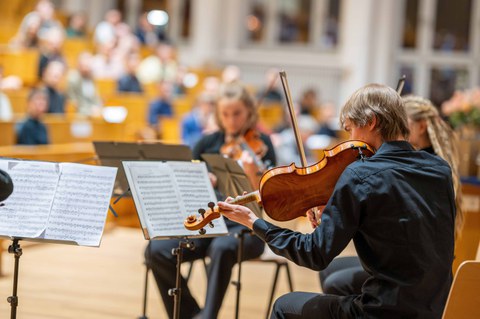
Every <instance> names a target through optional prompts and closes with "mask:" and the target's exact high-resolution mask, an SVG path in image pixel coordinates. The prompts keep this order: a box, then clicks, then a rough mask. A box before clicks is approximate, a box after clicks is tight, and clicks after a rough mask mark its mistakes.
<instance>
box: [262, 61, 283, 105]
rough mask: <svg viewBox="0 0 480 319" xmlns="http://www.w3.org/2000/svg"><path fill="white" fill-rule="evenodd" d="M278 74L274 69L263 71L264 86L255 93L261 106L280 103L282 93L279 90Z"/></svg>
mask: <svg viewBox="0 0 480 319" xmlns="http://www.w3.org/2000/svg"><path fill="white" fill-rule="evenodd" d="M279 72H280V70H278V69H276V68H270V69H268V70H267V71H265V84H264V86H263V87H262V88H261V89H260V90H258V92H257V99H258V101H259V102H261V104H264V105H268V104H272V103H273V104H278V103H281V102H282V100H283V92H282V91H281V88H280V86H281V85H280V79H279Z"/></svg>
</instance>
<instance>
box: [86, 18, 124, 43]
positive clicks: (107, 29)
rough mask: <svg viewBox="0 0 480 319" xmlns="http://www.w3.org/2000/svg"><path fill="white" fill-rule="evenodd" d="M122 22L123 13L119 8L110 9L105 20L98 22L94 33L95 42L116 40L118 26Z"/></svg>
mask: <svg viewBox="0 0 480 319" xmlns="http://www.w3.org/2000/svg"><path fill="white" fill-rule="evenodd" d="M121 22H122V13H121V12H120V11H118V10H115V9H113V10H108V11H107V12H106V13H105V16H104V19H103V21H101V22H100V23H98V24H97V26H96V27H95V31H94V34H93V38H94V41H95V44H97V45H100V46H102V45H104V44H107V43H112V42H115V41H116V39H117V36H116V28H117V26H118V25H119V24H120V23H121Z"/></svg>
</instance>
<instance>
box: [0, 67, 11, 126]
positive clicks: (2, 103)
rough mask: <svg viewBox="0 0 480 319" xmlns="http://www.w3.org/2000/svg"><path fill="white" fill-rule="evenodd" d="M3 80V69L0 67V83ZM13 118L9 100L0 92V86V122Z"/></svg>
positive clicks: (0, 89) (0, 90) (0, 88)
mask: <svg viewBox="0 0 480 319" xmlns="http://www.w3.org/2000/svg"><path fill="white" fill-rule="evenodd" d="M2 79H3V67H2V66H0V83H2ZM12 117H13V112H12V105H11V104H10V99H9V98H8V96H6V95H5V94H4V93H3V92H2V87H1V85H0V121H10V120H11V119H12Z"/></svg>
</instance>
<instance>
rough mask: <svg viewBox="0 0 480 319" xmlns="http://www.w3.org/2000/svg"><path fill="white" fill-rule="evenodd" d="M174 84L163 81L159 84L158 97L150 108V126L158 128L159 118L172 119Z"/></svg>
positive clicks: (151, 103)
mask: <svg viewBox="0 0 480 319" xmlns="http://www.w3.org/2000/svg"><path fill="white" fill-rule="evenodd" d="M171 97H172V84H171V83H169V82H165V81H161V82H159V83H158V96H157V98H156V99H155V100H153V101H152V102H150V105H149V106H148V124H149V125H150V126H152V127H153V128H155V129H156V128H157V126H158V119H159V117H162V116H165V117H171V116H172V115H173V111H172V101H171Z"/></svg>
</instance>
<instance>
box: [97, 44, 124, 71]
mask: <svg viewBox="0 0 480 319" xmlns="http://www.w3.org/2000/svg"><path fill="white" fill-rule="evenodd" d="M92 71H93V78H95V79H113V80H118V79H119V78H120V76H122V74H123V73H124V72H125V67H124V58H123V57H122V56H121V55H120V54H118V52H117V51H116V50H115V41H112V42H107V43H103V44H101V45H100V46H99V47H98V52H97V54H95V55H94V57H93V60H92Z"/></svg>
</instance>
